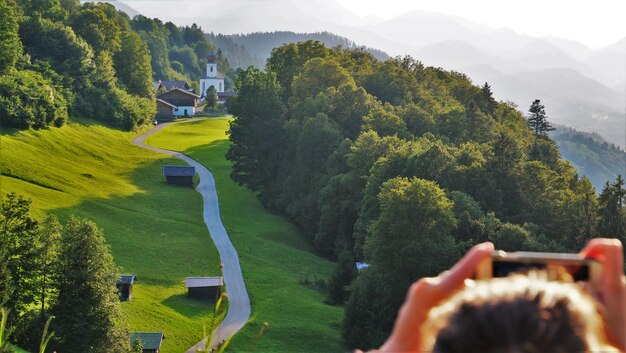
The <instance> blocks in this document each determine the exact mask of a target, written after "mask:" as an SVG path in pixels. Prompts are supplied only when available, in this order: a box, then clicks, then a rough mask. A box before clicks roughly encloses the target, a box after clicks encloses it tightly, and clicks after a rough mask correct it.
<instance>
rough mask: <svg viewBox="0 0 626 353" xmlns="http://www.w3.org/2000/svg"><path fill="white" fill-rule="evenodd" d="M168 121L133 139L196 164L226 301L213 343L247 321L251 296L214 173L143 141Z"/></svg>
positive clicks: (175, 154)
mask: <svg viewBox="0 0 626 353" xmlns="http://www.w3.org/2000/svg"><path fill="white" fill-rule="evenodd" d="M171 124H176V122H174V123H164V124H159V125H158V126H156V127H155V128H153V129H152V130H150V131H148V132H146V133H145V134H142V135H139V136H137V137H136V138H134V139H133V143H134V144H135V145H137V146H139V147H143V148H147V149H149V150H152V151H155V152H159V153H163V154H166V155H168V156H172V157H176V158H178V159H181V160H183V161H185V162H186V163H187V164H189V165H191V166H194V167H196V173H198V175H199V176H200V183H199V184H198V186H197V187H196V190H197V191H198V192H199V193H200V195H202V200H203V210H202V214H203V217H204V223H205V224H206V226H207V228H208V229H209V233H210V234H211V238H212V239H213V242H214V243H215V246H216V247H217V251H218V252H219V253H220V258H221V261H222V264H224V269H223V272H224V283H225V285H226V292H227V293H228V302H229V307H228V312H227V313H226V317H225V318H224V320H223V321H222V323H221V324H220V325H219V327H218V328H217V331H216V332H215V337H214V339H213V344H215V343H216V342H219V341H223V340H225V339H226V338H228V337H230V336H231V335H234V334H236V333H237V332H238V331H239V330H240V329H241V328H242V327H243V326H244V325H245V324H246V322H247V321H248V318H249V317H250V298H249V297H248V291H247V290H246V284H245V283H244V281H243V275H242V274H241V266H240V265H239V256H238V255H237V251H236V250H235V247H234V246H233V244H232V243H231V242H230V238H229V237H228V233H226V229H225V228H224V225H223V224H222V218H221V217H220V208H219V202H218V198H217V189H216V188H215V179H214V178H213V174H211V172H210V171H209V170H208V169H207V168H206V167H205V166H203V165H202V164H200V163H198V162H197V161H195V160H194V159H191V158H189V157H188V156H186V155H185V154H183V153H180V152H175V151H170V150H164V149H160V148H156V147H152V146H148V145H146V144H145V143H144V140H145V139H146V137H148V136H150V135H152V134H154V133H156V132H157V131H159V130H161V129H162V128H164V127H165V126H167V125H171ZM207 340H208V337H205V338H204V339H202V340H201V341H200V342H198V343H196V344H195V345H194V346H193V347H191V348H189V349H188V350H187V351H186V353H195V352H196V349H201V350H202V349H204V348H205V344H206V342H207Z"/></svg>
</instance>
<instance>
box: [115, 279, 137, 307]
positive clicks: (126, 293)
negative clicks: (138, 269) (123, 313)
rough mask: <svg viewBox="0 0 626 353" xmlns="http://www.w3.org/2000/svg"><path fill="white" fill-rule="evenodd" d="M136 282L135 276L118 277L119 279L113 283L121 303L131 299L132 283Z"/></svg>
mask: <svg viewBox="0 0 626 353" xmlns="http://www.w3.org/2000/svg"><path fill="white" fill-rule="evenodd" d="M136 280H137V277H136V276H135V275H120V278H119V279H118V280H117V281H116V282H115V286H116V287H117V293H118V294H119V296H120V300H121V301H126V300H131V299H133V283H135V281H136Z"/></svg>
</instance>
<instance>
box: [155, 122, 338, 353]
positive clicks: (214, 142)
mask: <svg viewBox="0 0 626 353" xmlns="http://www.w3.org/2000/svg"><path fill="white" fill-rule="evenodd" d="M228 122H229V119H223V118H222V119H211V120H205V121H199V122H194V123H186V124H178V125H173V126H169V127H167V128H165V129H163V130H161V131H160V132H159V133H157V134H155V135H153V136H151V137H150V138H148V139H147V141H146V142H147V143H148V144H150V145H153V146H157V147H161V148H166V149H171V150H177V151H184V152H185V153H187V154H188V155H190V156H191V157H193V158H194V159H196V160H198V161H200V162H201V163H203V164H204V165H205V166H207V167H208V168H209V169H210V170H211V172H212V173H213V175H214V176H215V179H216V182H217V187H218V193H219V197H220V210H221V214H222V220H223V222H224V225H225V226H226V229H227V230H228V234H229V235H230V237H231V239H232V242H233V244H234V245H235V248H236V249H237V252H238V253H239V257H240V260H241V267H242V269H243V275H244V279H245V281H246V286H247V288H248V292H249V294H250V299H251V304H252V317H251V320H250V322H249V324H248V325H247V326H246V327H245V328H244V329H243V331H242V332H241V333H240V334H238V335H237V337H236V338H235V339H234V341H233V344H232V346H231V349H230V351H233V352H235V351H236V352H245V351H246V350H247V349H248V346H249V345H250V344H251V342H252V341H253V338H254V336H255V335H256V333H257V331H258V330H259V329H260V327H261V325H262V324H263V322H268V323H269V327H268V329H267V331H266V333H265V335H264V336H263V338H261V340H260V341H259V343H258V344H257V345H256V347H255V348H254V350H253V352H255V353H258V352H272V353H283V352H285V353H286V352H320V353H327V352H340V351H342V350H343V348H342V346H341V343H340V338H339V331H340V330H339V328H340V324H341V318H342V309H341V308H338V307H333V306H329V305H326V304H324V303H323V299H324V294H322V293H321V292H319V291H317V290H315V289H313V288H311V287H310V286H305V285H303V284H300V282H303V281H302V280H303V279H304V278H307V277H308V279H309V280H315V278H316V277H317V278H318V279H326V278H328V277H329V276H330V273H331V271H332V263H331V262H330V261H327V260H324V259H322V258H320V257H318V256H316V255H314V254H313V251H312V249H311V247H310V246H309V245H308V244H307V243H306V242H305V240H304V238H303V237H302V236H301V235H300V234H299V233H298V230H297V229H296V228H295V227H294V226H293V225H292V224H291V223H289V222H288V221H286V220H285V219H283V218H282V217H280V216H276V215H272V214H269V213H268V212H267V211H266V210H265V209H264V208H263V207H262V206H261V204H260V202H259V201H258V199H257V198H256V196H255V194H254V193H252V192H250V191H248V190H247V189H245V188H243V187H241V186H239V185H237V184H236V183H235V182H233V181H232V180H231V179H230V176H229V174H230V170H231V165H230V162H229V161H227V160H226V159H225V158H224V155H225V153H226V151H227V149H228V144H229V142H228V140H227V137H226V134H225V131H226V130H227V129H228Z"/></svg>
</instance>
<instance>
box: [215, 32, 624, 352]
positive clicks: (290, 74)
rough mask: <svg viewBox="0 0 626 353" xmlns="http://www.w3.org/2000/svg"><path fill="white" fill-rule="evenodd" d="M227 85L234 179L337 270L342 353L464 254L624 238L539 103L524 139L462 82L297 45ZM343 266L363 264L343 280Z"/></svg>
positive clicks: (379, 336) (380, 333)
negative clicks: (487, 244) (231, 90)
mask: <svg viewBox="0 0 626 353" xmlns="http://www.w3.org/2000/svg"><path fill="white" fill-rule="evenodd" d="M236 89H237V91H238V92H239V95H238V96H237V97H236V98H234V99H233V100H232V101H231V103H232V104H231V108H230V111H231V112H232V113H233V114H234V116H235V119H234V120H233V122H232V123H231V128H230V139H231V141H232V145H231V147H230V149H229V151H228V154H227V158H229V159H230V160H231V161H232V162H233V172H232V177H233V179H234V180H236V181H238V182H239V183H241V184H243V185H246V186H247V187H249V188H250V189H252V190H255V191H257V192H258V195H259V198H260V200H261V201H262V202H263V204H264V205H265V206H266V207H268V208H270V209H273V210H275V211H278V212H280V213H282V214H284V215H286V216H287V217H289V218H290V219H291V220H293V222H295V223H296V224H297V225H298V226H299V227H300V228H301V229H302V231H303V233H304V234H305V236H306V237H307V238H308V239H309V240H310V242H311V243H312V244H313V245H314V246H315V248H316V249H317V251H319V252H320V253H321V254H323V255H325V256H327V257H329V258H332V259H338V260H339V261H338V263H337V267H336V270H335V273H334V274H333V276H332V277H331V280H330V283H329V298H328V300H329V302H331V303H337V304H341V303H347V304H346V314H345V320H344V332H343V337H344V339H345V340H346V342H347V344H348V345H349V346H350V347H356V346H358V347H360V348H369V347H375V346H377V345H379V344H380V343H381V342H382V340H383V339H384V338H385V337H387V335H388V333H389V331H390V329H391V325H392V320H393V318H394V317H395V314H396V311H397V310H398V308H399V305H400V304H401V302H402V300H403V298H404V295H405V291H406V288H407V287H408V286H409V284H410V283H412V282H413V281H415V280H417V279H418V278H420V277H422V276H427V275H436V274H438V273H439V272H441V271H443V270H444V269H446V268H448V267H449V266H450V265H451V264H453V263H454V262H455V261H456V260H457V259H458V258H459V257H460V255H461V254H462V253H463V252H464V251H465V250H466V249H467V248H468V247H469V246H471V245H473V244H475V243H477V242H481V241H485V240H491V241H493V242H494V243H495V244H496V246H497V247H498V248H500V249H504V250H515V249H526V250H537V251H578V250H579V249H580V247H581V246H582V244H584V242H585V241H586V240H587V239H589V238H591V237H594V236H597V235H604V236H615V237H620V238H621V239H624V237H625V234H624V228H623V224H624V220H625V217H626V213H625V211H624V204H623V201H624V195H623V192H624V188H623V181H620V180H621V179H618V181H617V182H616V183H615V184H610V185H608V186H607V190H608V191H606V192H603V193H602V195H604V196H602V195H601V196H600V198H599V199H598V198H597V197H596V191H595V189H594V188H593V186H592V185H591V183H590V182H589V180H588V179H586V178H582V179H581V178H579V176H578V175H577V174H576V172H575V170H574V168H573V167H572V165H570V164H569V163H568V162H565V161H563V160H562V159H561V158H560V154H559V150H558V148H557V146H556V144H555V143H554V141H552V140H551V139H550V138H549V137H548V136H547V135H546V134H545V132H547V131H549V130H550V128H551V127H550V126H549V123H547V121H546V120H545V119H546V118H547V117H546V116H545V114H544V112H542V109H537V108H540V107H531V109H530V114H535V118H536V119H535V120H537V121H538V122H539V123H540V124H543V125H540V126H539V127H538V128H537V129H533V130H531V129H530V128H529V126H530V127H533V125H532V124H533V120H531V122H530V125H529V121H527V120H526V119H525V118H524V116H523V114H522V113H521V112H519V111H518V109H517V107H516V106H513V105H511V104H508V103H503V102H496V101H495V100H494V99H493V97H492V92H491V88H490V87H489V85H488V84H485V85H483V86H482V87H478V86H474V85H473V84H472V83H471V81H470V80H469V79H468V78H467V77H466V76H465V75H463V74H461V73H458V72H447V71H444V70H441V69H438V68H432V67H425V66H424V65H422V64H421V63H420V62H419V61H416V60H414V59H412V58H410V57H399V58H395V59H389V60H386V61H383V62H381V61H378V60H377V59H376V58H374V56H372V55H371V54H369V53H367V52H365V51H363V50H349V49H341V48H333V49H328V48H326V47H325V46H324V45H323V44H322V43H320V42H316V41H307V42H301V43H297V44H286V45H283V46H281V47H278V48H276V49H274V50H273V51H272V54H271V56H270V58H269V59H268V60H267V65H266V71H264V72H263V71H260V70H258V69H255V68H249V69H247V70H244V71H242V72H241V73H240V74H239V76H238V77H237V81H236ZM536 103H537V104H540V103H539V102H536ZM537 104H533V106H535V105H537ZM607 224H608V225H607ZM606 227H608V228H606ZM620 227H621V228H620ZM355 261H364V262H367V263H369V264H370V265H371V266H370V267H369V268H367V269H366V270H364V271H362V272H361V274H359V275H358V276H357V275H356V271H355V270H354V262H355Z"/></svg>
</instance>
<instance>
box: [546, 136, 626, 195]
mask: <svg viewBox="0 0 626 353" xmlns="http://www.w3.org/2000/svg"><path fill="white" fill-rule="evenodd" d="M550 137H552V138H553V139H554V140H555V141H556V143H557V145H558V146H559V150H560V151H561V155H562V157H563V158H565V159H567V160H569V161H570V162H572V164H573V165H574V167H576V170H577V171H578V173H579V174H580V175H581V176H586V177H588V178H589V180H591V183H592V184H593V186H594V187H595V188H596V191H598V192H600V190H602V188H603V186H604V184H605V183H606V182H607V181H613V180H615V178H616V177H617V176H618V175H623V174H624V166H625V165H626V152H625V151H624V150H622V149H621V148H619V147H618V146H616V145H613V144H610V143H608V142H607V141H606V140H604V139H603V138H602V137H601V136H600V135H598V134H590V133H586V132H582V131H578V130H575V129H571V128H567V127H564V126H557V129H556V131H554V132H552V133H551V134H550Z"/></svg>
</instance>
